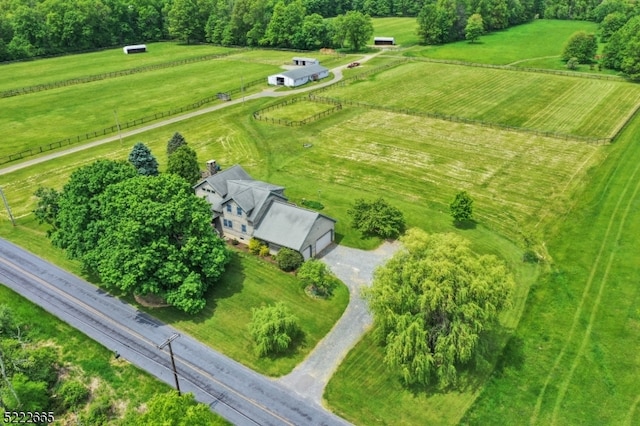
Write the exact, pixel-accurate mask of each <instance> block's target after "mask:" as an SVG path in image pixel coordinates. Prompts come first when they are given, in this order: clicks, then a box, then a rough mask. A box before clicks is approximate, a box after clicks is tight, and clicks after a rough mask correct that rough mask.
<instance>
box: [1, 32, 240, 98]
mask: <svg viewBox="0 0 640 426" xmlns="http://www.w3.org/2000/svg"><path fill="white" fill-rule="evenodd" d="M147 50H148V52H147V53H140V54H135V55H125V54H124V52H123V51H122V48H115V49H108V50H102V51H98V52H91V53H83V54H77V55H66V56H60V57H56V58H48V59H38V60H31V61H23V62H13V63H8V64H1V65H0V91H4V90H10V89H19V88H22V87H28V86H35V85H38V84H46V83H53V82H56V81H63V80H70V79H74V78H82V77H87V76H91V75H99V74H105V73H109V72H114V71H122V70H127V69H132V68H138V67H144V66H149V65H158V64H165V63H169V62H173V61H179V60H182V59H188V58H197V57H201V56H207V55H216V54H221V53H226V52H230V51H233V49H231V48H226V47H219V46H212V45H205V44H199V45H186V44H178V43H173V42H163V43H147ZM237 51H241V50H237Z"/></svg>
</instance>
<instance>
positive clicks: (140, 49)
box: [122, 44, 147, 55]
mask: <svg viewBox="0 0 640 426" xmlns="http://www.w3.org/2000/svg"><path fill="white" fill-rule="evenodd" d="M122 50H123V51H124V53H126V54H127V55H128V54H130V53H144V52H146V51H147V45H146V44H133V45H131V46H125V47H123V48H122Z"/></svg>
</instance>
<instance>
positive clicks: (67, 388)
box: [58, 380, 89, 410]
mask: <svg viewBox="0 0 640 426" xmlns="http://www.w3.org/2000/svg"><path fill="white" fill-rule="evenodd" d="M58 395H59V397H60V400H61V401H62V404H63V405H64V408H66V409H67V410H74V409H76V408H77V407H78V406H80V405H81V404H83V403H84V402H86V401H87V398H89V389H88V388H87V387H86V386H85V385H83V384H82V383H81V382H79V381H78V380H68V381H66V382H64V383H63V384H62V386H60V390H59V391H58Z"/></svg>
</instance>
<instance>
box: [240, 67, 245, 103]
mask: <svg viewBox="0 0 640 426" xmlns="http://www.w3.org/2000/svg"><path fill="white" fill-rule="evenodd" d="M240 91H241V92H242V105H244V74H241V75H240Z"/></svg>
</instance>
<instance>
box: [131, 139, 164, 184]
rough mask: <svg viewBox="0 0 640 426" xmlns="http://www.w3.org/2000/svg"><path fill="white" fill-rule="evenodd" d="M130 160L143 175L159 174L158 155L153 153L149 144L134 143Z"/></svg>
mask: <svg viewBox="0 0 640 426" xmlns="http://www.w3.org/2000/svg"><path fill="white" fill-rule="evenodd" d="M129 162H130V163H131V164H133V167H135V168H136V170H138V173H139V174H141V175H143V176H156V175H157V174H158V162H157V161H156V157H154V156H153V154H151V150H150V149H149V147H148V146H146V145H145V144H143V143H142V142H138V143H137V144H135V145H134V147H133V149H132V150H131V153H130V154H129Z"/></svg>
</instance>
